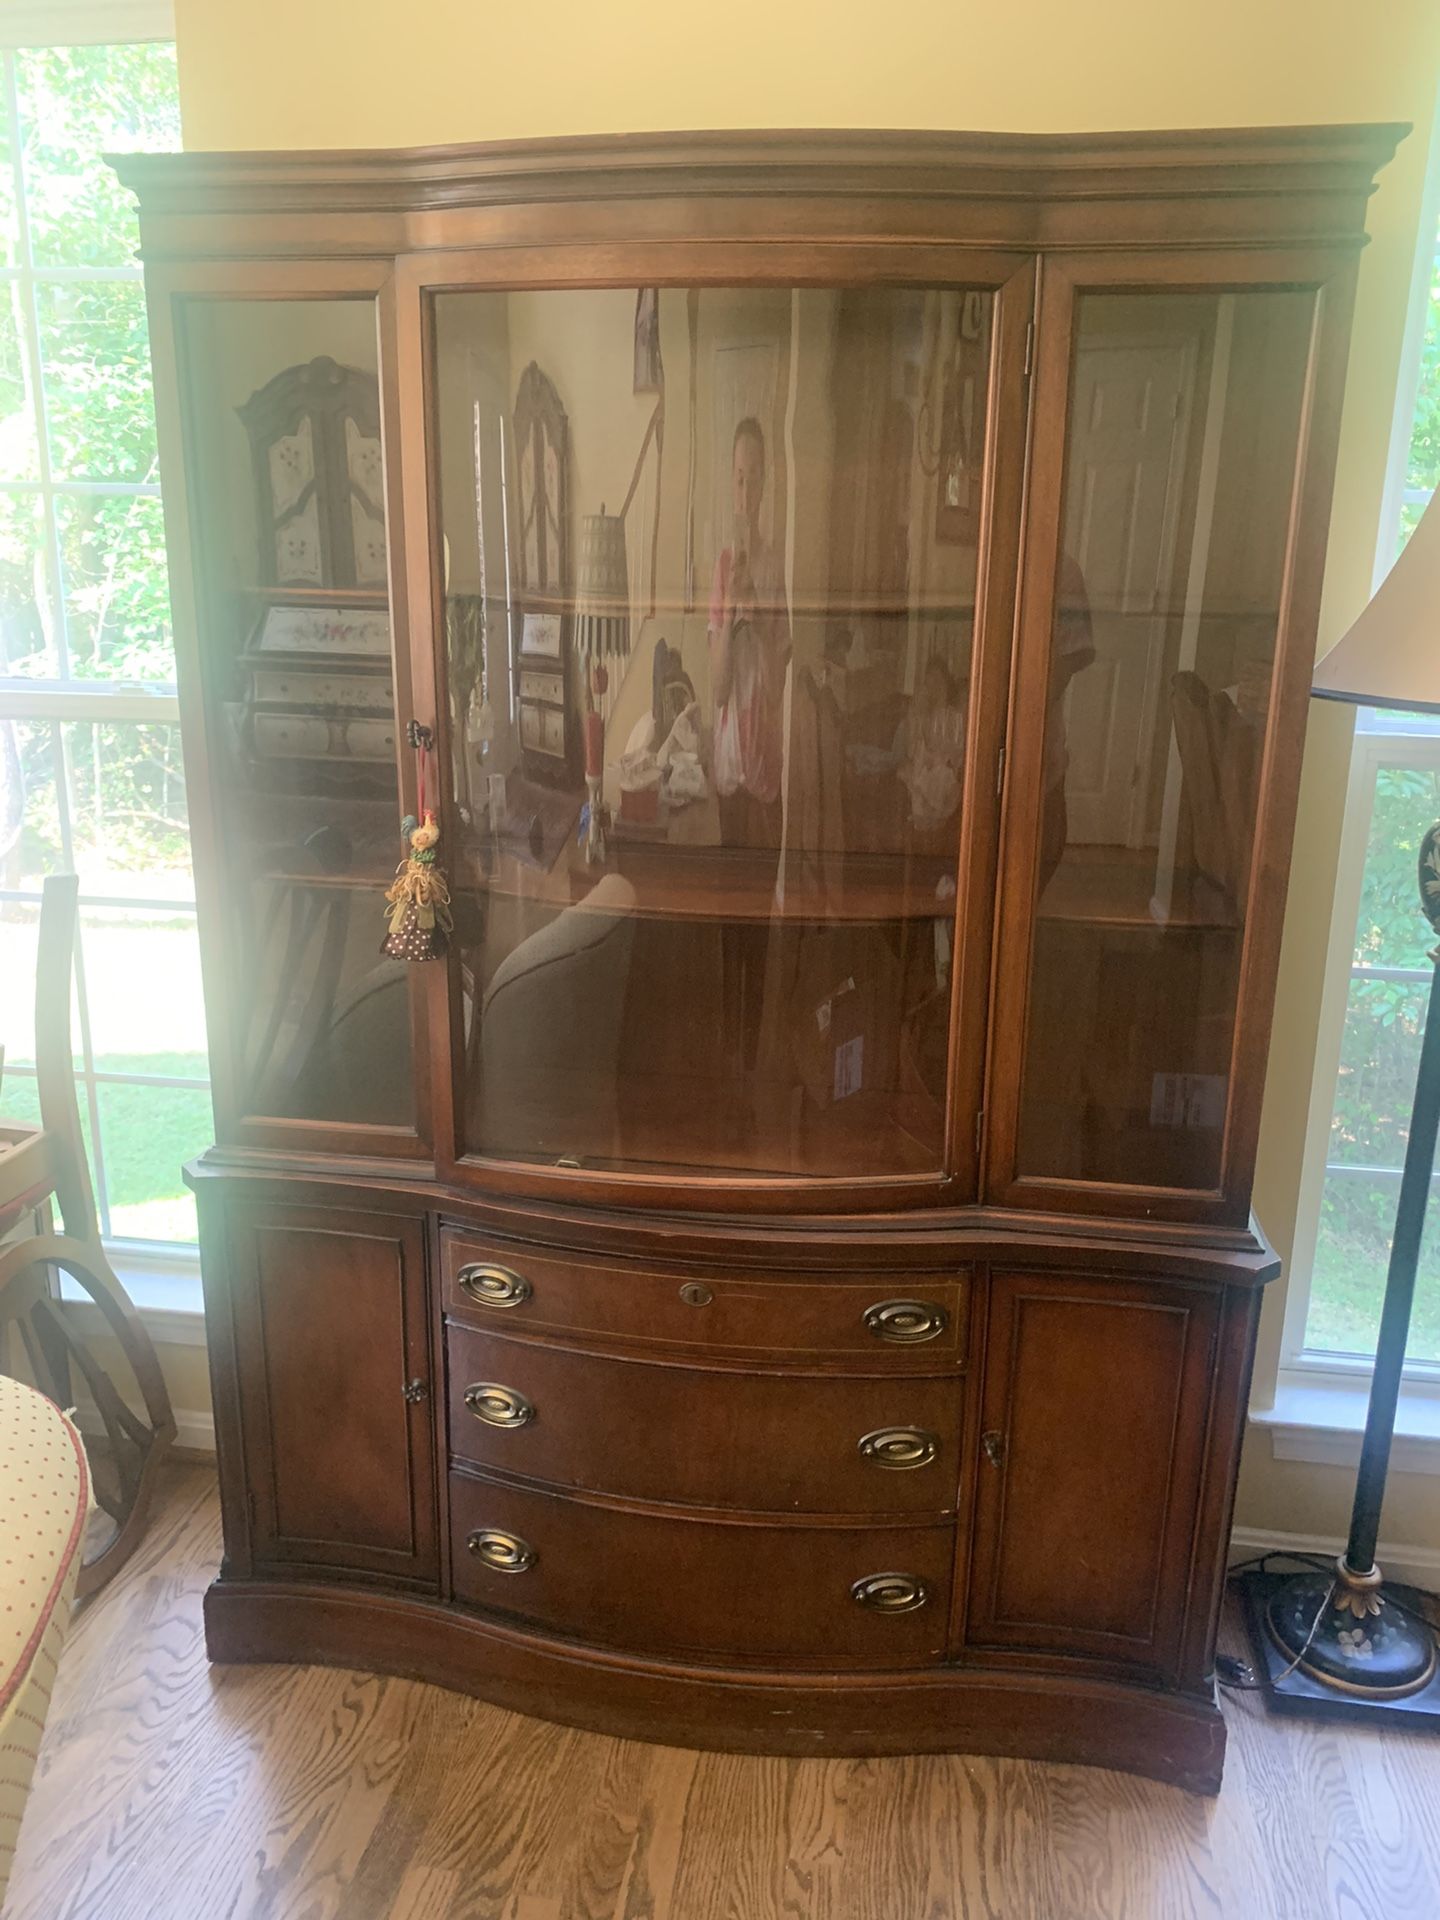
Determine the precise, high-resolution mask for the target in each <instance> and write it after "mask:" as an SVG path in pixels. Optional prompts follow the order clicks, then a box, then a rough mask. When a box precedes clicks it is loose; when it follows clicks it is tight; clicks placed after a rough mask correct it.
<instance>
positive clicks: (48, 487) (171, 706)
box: [0, 0, 209, 1344]
mask: <svg viewBox="0 0 1440 1920" xmlns="http://www.w3.org/2000/svg"><path fill="white" fill-rule="evenodd" d="M174 37H175V20H174V8H173V5H172V3H171V0H0V89H3V93H4V97H5V104H6V117H7V119H8V121H9V123H10V124H11V125H12V126H13V125H14V124H15V120H16V108H17V104H18V103H17V98H16V88H15V69H14V63H13V60H12V58H11V56H12V55H13V54H14V53H16V52H18V51H20V50H22V49H25V48H34V47H65V46H104V45H121V44H127V43H134V42H137V41H161V40H163V41H170V40H173V39H174ZM15 165H16V172H17V186H18V187H19V188H20V191H19V193H18V194H17V204H18V210H19V219H20V223H21V229H22V233H23V232H24V231H25V219H26V214H25V198H24V184H23V164H22V161H21V158H20V155H19V153H18V151H17V154H16V157H15ZM23 253H24V258H23V260H22V263H21V264H20V265H19V266H16V267H6V268H0V280H3V281H5V282H6V283H8V284H10V285H13V286H18V288H19V292H20V298H21V301H22V304H23V306H24V309H25V314H26V320H27V351H28V356H29V360H30V367H29V373H30V380H31V385H32V389H33V391H34V393H35V396H36V407H37V412H38V426H39V434H38V449H37V456H38V484H37V483H26V484H25V485H24V486H23V488H20V489H18V490H23V491H26V492H31V491H33V492H34V493H35V494H36V495H37V497H38V499H39V501H40V502H41V508H42V512H43V516H44V529H45V532H44V538H45V541H46V547H47V551H46V562H47V574H48V584H49V591H50V595H51V605H50V609H49V612H50V618H51V622H52V630H53V632H54V634H55V637H56V648H57V659H56V665H57V668H58V673H57V675H56V676H55V677H53V678H48V679H47V678H32V677H25V678H21V677H20V676H6V675H0V715H3V717H5V718H6V719H14V720H29V721H32V722H40V723H48V724H49V725H50V726H51V727H52V729H53V733H52V740H53V746H54V764H55V774H56V785H57V789H59V788H61V787H62V786H63V787H64V788H65V789H66V792H65V793H64V794H62V795H61V824H62V832H63V836H64V841H65V842H66V852H67V854H68V852H69V847H68V840H69V832H70V826H69V817H70V816H69V807H68V788H69V768H68V754H67V751H66V747H65V737H64V733H63V726H64V724H65V723H86V722H91V723H93V722H121V723H123V722H127V721H129V722H140V723H144V724H150V725H164V726H174V727H178V726H179V723H180V705H179V700H178V697H177V695H176V692H175V688H174V685H173V684H172V683H166V684H162V685H151V684H139V683H125V682H106V681H96V680H77V679H75V678H73V677H72V676H71V675H70V673H69V654H68V648H67V645H66V609H65V604H64V574H63V568H62V564H61V555H60V552H59V543H58V533H57V520H56V515H55V504H56V502H57V501H58V500H61V499H63V498H65V497H66V496H74V495H76V494H85V493H97V492H103V493H106V494H114V495H119V494H125V493H133V494H145V495H150V496H154V497H158V495H159V492H160V487H159V482H158V481H146V482H140V483H135V484H132V485H122V484H120V483H113V484H112V483H110V482H87V481H57V480H56V479H55V478H54V476H53V474H52V473H51V470H50V449H49V435H48V422H47V419H46V410H45V391H44V384H43V381H42V378H41V366H40V331H39V313H38V303H37V293H36V289H37V287H38V286H39V285H41V284H55V283H58V282H61V281H64V280H71V281H74V280H83V279H103V280H134V281H139V280H140V279H141V269H140V267H139V266H138V265H136V266H131V267H122V266H114V267H111V266H106V267H97V268H94V269H91V268H86V267H75V268H42V269H36V268H35V267H34V266H33V264H32V263H31V262H30V260H29V251H28V244H27V245H26V246H25V247H24V248H23ZM0 901H5V902H17V903H21V904H25V905H38V904H39V901H40V895H39V894H38V893H37V892H33V891H30V890H26V889H19V888H3V889H0ZM81 904H82V907H88V908H98V909H100V910H102V911H103V910H104V909H106V908H141V909H143V908H145V907H147V906H153V907H160V908H163V909H164V910H166V911H176V912H185V913H189V914H191V915H193V913H194V910H195V901H194V897H193V894H190V895H186V896H184V897H177V898H174V899H170V898H167V899H165V900H163V901H150V900H147V899H144V898H142V897H131V896H128V895H127V896H124V897H120V896H115V897H113V898H112V897H109V896H102V895H99V894H92V893H88V892H87V893H85V894H84V895H83V897H82V901H81ZM76 974H77V990H78V991H77V999H78V1004H79V1009H80V1019H79V1027H80V1033H79V1040H80V1048H79V1052H80V1059H81V1066H80V1068H79V1069H77V1072H76V1080H77V1091H79V1092H80V1094H81V1097H82V1098H83V1099H84V1101H85V1103H86V1105H87V1107H88V1110H89V1117H90V1129H91V1141H92V1154H93V1159H94V1172H95V1182H96V1188H97V1200H98V1202H99V1205H100V1208H101V1215H102V1219H106V1220H108V1207H107V1204H106V1182H105V1165H104V1139H103V1132H102V1128H101V1124H100V1117H99V1112H98V1095H97V1088H98V1087H99V1086H100V1085H101V1084H104V1083H106V1082H107V1081H111V1080H115V1081H123V1082H125V1083H126V1084H141V1083H149V1084H155V1085H163V1086H166V1087H176V1088H182V1089H192V1090H200V1089H207V1088H208V1086H209V1080H208V1078H206V1079H204V1080H197V1079H191V1078H185V1077H176V1076H170V1075H164V1076H147V1075H132V1074H118V1075H110V1074H106V1073H105V1072H103V1071H97V1069H96V1067H95V1063H94V1053H93V1049H92V1046H91V1039H90V1020H89V1009H88V1002H87V998H86V992H85V981H84V967H83V955H82V952H81V951H77V953H76ZM34 1071H35V1070H34V1068H33V1067H27V1066H25V1065H22V1064H20V1063H17V1062H13V1061H10V1062H7V1063H6V1068H5V1073H6V1077H7V1079H10V1080H12V1081H14V1080H24V1079H30V1080H33V1078H34ZM106 1244H107V1248H108V1250H109V1252H110V1255H111V1258H112V1260H113V1262H114V1264H115V1267H116V1269H117V1271H118V1272H119V1273H120V1274H121V1277H122V1278H123V1279H124V1280H125V1281H126V1282H127V1284H128V1285H129V1287H130V1289H131V1291H132V1294H134V1295H135V1296H136V1301H137V1305H138V1306H139V1307H140V1309H141V1313H142V1317H143V1318H145V1319H146V1320H147V1321H149V1322H150V1324H151V1327H152V1331H154V1332H157V1333H160V1334H161V1335H162V1337H164V1338H166V1339H167V1340H170V1341H171V1342H176V1341H178V1342H180V1343H182V1344H191V1343H193V1342H195V1341H196V1340H197V1339H200V1338H202V1337H203V1336H202V1335H201V1334H200V1332H199V1329H200V1328H201V1327H202V1325H203V1318H202V1316H201V1314H200V1313H199V1312H198V1310H197V1307H198V1283H199V1255H198V1250H197V1249H196V1248H195V1247H193V1246H185V1245H178V1244H176V1243H173V1242H168V1241H166V1242H160V1241H156V1242H151V1241H144V1240H136V1239H128V1238H116V1237H107V1241H106ZM72 1290H73V1289H71V1288H65V1291H66V1292H67V1293H68V1292H70V1291H72ZM84 1310H85V1309H82V1311H84Z"/></svg>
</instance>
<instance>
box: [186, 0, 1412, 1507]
mask: <svg viewBox="0 0 1440 1920" xmlns="http://www.w3.org/2000/svg"><path fill="white" fill-rule="evenodd" d="M175 12H176V27H177V38H178V42H179V54H180V84H181V97H182V103H183V110H184V123H185V137H186V141H187V144H189V145H190V146H192V147H314V146H369V147H375V146H389V145H400V144H410V143H417V144H419V143H427V142H435V141H451V140H481V139H496V138H504V137H511V136H519V135H531V134H554V133H585V132H602V131H627V130H635V131H638V130H642V129H652V128H662V127H681V128H683V127H724V126H736V127H740V126H748V127H764V126H857V127H859V126H866V127H887V126H892V127H893V126H917V127H955V128H972V129H1005V130H1013V131H1081V130H1087V129H1090V130H1094V129H1107V128H1109V129H1121V128H1137V127H1138V128H1147V127H1149V128H1153V127H1172V126H1173V127H1184V126H1253V125H1263V124H1273V123H1290V124H1303V123H1313V122H1322V121H1344V120H1410V121H1413V122H1414V123H1415V125H1416V129H1417V131H1416V133H1415V134H1414V135H1413V136H1412V138H1411V139H1410V140H1409V141H1407V142H1406V144H1405V145H1404V146H1403V147H1402V148H1401V151H1400V154H1399V156H1398V157H1397V159H1396V160H1395V161H1394V162H1393V163H1392V165H1391V166H1390V167H1389V168H1388V169H1387V171H1386V172H1385V174H1384V175H1383V176H1382V184H1381V188H1380V191H1379V192H1378V193H1377V195H1376V197H1375V199H1374V201H1373V202H1372V205H1371V217H1370V223H1369V224H1370V232H1371V234H1372V236H1373V239H1372V244H1371V246H1370V248H1369V250H1368V252H1367V255H1366V258H1365V264H1364V269H1363V273H1362V279H1361V289H1360V298H1359V305H1358V310H1357V315H1356V325H1355V337H1354V350H1353V354H1352V360H1351V370H1350V384H1349V390H1348V397H1347V403H1346V413H1345V426H1344V434H1343V440H1342V447H1341V461H1340V471H1339V476H1338V482H1337V491H1336V509H1335V517H1334V530H1333V534H1332V540H1331V561H1330V568H1329V574H1328V578H1327V589H1326V601H1325V609H1324V614H1323V619H1322V634H1321V643H1322V647H1323V646H1325V645H1328V644H1329V642H1330V640H1332V639H1333V638H1334V637H1335V636H1336V635H1337V634H1338V633H1339V632H1340V631H1341V630H1342V629H1343V626H1344V624H1345V623H1346V621H1347V620H1348V619H1349V618H1350V617H1351V616H1352V615H1353V614H1354V613H1355V611H1356V610H1357V609H1358V608H1359V607H1360V606H1361V605H1362V604H1363V602H1364V600H1365V598H1366V596H1367V593H1368V591H1369V585H1370V574H1371V566H1372V560H1373V555H1374V551H1375V542H1376V530H1377V521H1378V512H1379V503H1380V489H1381V484H1382V478H1383V473H1384V466H1385V460H1386V453H1387V446H1388V439H1389V431H1390V420H1391V410H1392V405H1393V397H1394V389H1395V380H1396V371H1397V362H1398V356H1399V351H1400V343H1401V337H1402V333H1403V329H1404V322H1405V307H1406V300H1407V295H1408V290H1409V281H1410V269H1411V262H1412V258H1413V254H1414V247H1415V237H1416V227H1417V221H1418V214H1419V207H1420V200H1421V193H1422V185H1423V178H1424V171H1425V163H1426V148H1427V144H1428V138H1429V130H1430V127H1431V123H1432V116H1433V111H1434V106H1435V96H1436V83H1437V74H1440V6H1436V5H1435V4H1434V0H1392V4H1391V5H1390V6H1388V7H1385V8H1383V9H1371V10H1369V11H1368V12H1367V11H1366V10H1364V9H1360V8H1357V7H1356V5H1355V4H1354V0H1206V4H1204V5H1191V6H1184V5H1173V6H1164V5H1156V3H1155V0H1092V4H1090V5H1088V6H1081V5H1077V4H1075V0H1030V3H1029V4H1024V0H1020V3H1019V4H1017V3H1015V0H1012V3H1011V4H1009V5H1006V4H1004V3H1003V0H986V3H985V4H983V5H982V4H976V0H893V4H891V5H890V6H887V7H883V8H877V7H876V6H874V5H873V3H872V0H823V4H822V0H730V4H729V5H728V6H724V7H719V8H715V7H696V6H686V5H682V4H672V5H669V6H661V5H659V4H657V0H609V4H608V5H605V6H597V5H595V4H594V0H583V3H582V0H551V4H550V5H549V6H547V7H544V8H534V7H529V8H527V7H502V6H500V5H497V4H495V0H489V4H483V3H482V0H425V3H424V4H422V5H418V6H417V5H412V6H407V7H400V6H397V5H393V4H392V5H387V4H385V0H344V4H341V3H340V0H306V4H304V5H299V6H297V5H296V4H295V0H244V4H241V5H234V4H227V3H226V0H176V6H175ZM1347 732H1348V729H1347V721H1346V717H1345V714H1344V713H1343V711H1337V710H1335V709H1332V708H1329V707H1325V708H1318V707H1317V709H1316V710H1315V713H1314V717H1313V720H1312V724H1311V729H1310V745H1309V749H1308V753H1307V760H1306V769H1305V784H1304V790H1303V795H1302V805H1301V816H1300V831H1299V839H1298V852H1297V860H1296V868H1295V874H1294V878H1293V881H1292V885H1291V893H1290V907H1289V912H1288V917H1287V922H1286V936H1285V948H1284V957H1283V962H1282V974H1281V984H1280V1003H1279V1011H1278V1016H1277V1024H1276V1032H1275V1041H1274V1045H1273V1048H1272V1053H1271V1068H1270V1083H1269V1093H1268V1097H1267V1103H1266V1110H1265V1128H1264V1137H1263V1140H1262V1145H1261V1164H1260V1177H1259V1185H1258V1189H1257V1206H1258V1208H1259V1210H1260V1212H1261V1214H1262V1217H1263V1219H1264V1221H1265V1224H1266V1226H1267V1228H1268V1230H1269V1232H1270V1233H1271V1235H1272V1237H1274V1238H1275V1239H1276V1240H1277V1242H1278V1243H1279V1245H1280V1247H1281V1250H1282V1252H1288V1249H1289V1245H1290V1239H1291V1235H1292V1231H1293V1225H1294V1209H1295V1192H1296V1184H1297V1179H1298V1168H1299V1155H1300V1148H1301V1141H1302V1136H1303V1132H1304V1126H1305V1118H1306V1110H1307V1103H1308V1097H1309V1088H1310V1060H1311V1054H1312V1050H1313V1036H1314V1031H1315V1025H1316V1019H1317V1015H1318V1007H1319V996H1320V975H1321V967H1322V963H1323V958H1324V949H1325V938H1326V933H1327V929H1328V925H1329V917H1330V901H1331V892H1332V883H1333V874H1334V864H1335V852H1336V846H1337V840H1338V832H1339V807H1340V803H1341V800H1342V798H1343V791H1344V778H1343V774H1344V767H1345V755H1346V742H1347ZM1281 1304H1282V1303H1281V1299H1280V1293H1279V1289H1278V1288H1275V1289H1272V1298H1271V1299H1270V1301H1269V1302H1268V1304H1267V1310H1266V1322H1265V1331H1264V1339H1263V1344H1262V1354H1261V1367H1262V1372H1263V1369H1264V1366H1265V1364H1266V1359H1267V1356H1268V1357H1269V1359H1270V1362H1271V1364H1272V1365H1273V1354H1274V1348H1275V1342H1276V1341H1277V1340H1278V1335H1279V1310H1280V1307H1281ZM1349 1485H1350V1481H1349V1477H1348V1475H1346V1474H1345V1473H1343V1472H1341V1471H1339V1470H1336V1469H1325V1468H1316V1467H1301V1466H1296V1465H1292V1464H1281V1463H1278V1462H1275V1461H1272V1460H1271V1459H1270V1457H1269V1445H1268V1442H1267V1441H1266V1440H1265V1438H1264V1436H1263V1435H1257V1436H1252V1441H1251V1444H1250V1446H1249V1449H1248V1451H1247V1458H1246V1465H1245V1475H1244V1479H1243V1482H1242V1490H1241V1508H1240V1513H1239V1518H1240V1519H1241V1520H1242V1521H1243V1522H1245V1523H1247V1524H1249V1525H1251V1526H1256V1527H1264V1526H1271V1527H1277V1528H1281V1529H1299V1528H1311V1529H1316V1530H1321V1531H1331V1532H1338V1531H1341V1530H1342V1529H1343V1524H1344V1518H1345V1513H1346V1508H1347V1503H1348V1493H1349ZM1385 1532H1386V1534H1387V1536H1388V1537H1390V1538H1392V1539H1396V1540H1405V1541H1409V1542H1415V1543H1432V1544H1433V1543H1440V1488H1437V1483H1436V1482H1435V1481H1433V1480H1422V1479H1418V1478H1416V1477H1414V1476H1406V1475H1403V1474H1402V1475H1397V1476H1396V1477H1395V1479H1394V1481H1393V1483H1392V1493H1391V1498H1390V1502H1389V1505H1388V1508H1387V1516H1386V1527H1385Z"/></svg>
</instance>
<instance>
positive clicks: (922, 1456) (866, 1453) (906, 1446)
mask: <svg viewBox="0 0 1440 1920" xmlns="http://www.w3.org/2000/svg"><path fill="white" fill-rule="evenodd" d="M939 1451H940V1436H939V1434H938V1433H931V1432H930V1430H929V1428H928V1427H877V1428H876V1429H875V1431H874V1432H873V1433H867V1434H865V1435H864V1437H863V1438H862V1439H861V1441H860V1453H861V1457H862V1458H863V1459H866V1460H868V1461H869V1462H870V1464H871V1466H872V1467H886V1468H888V1469H889V1471H890V1472H891V1473H909V1472H910V1471H911V1470H912V1468H915V1467H928V1466H929V1464H930V1462H931V1461H932V1460H933V1459H934V1458H935V1456H936V1454H937V1453H939Z"/></svg>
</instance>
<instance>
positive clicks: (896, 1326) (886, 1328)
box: [862, 1300, 950, 1347]
mask: <svg viewBox="0 0 1440 1920" xmlns="http://www.w3.org/2000/svg"><path fill="white" fill-rule="evenodd" d="M862 1317H863V1319H864V1321H865V1325H866V1326H867V1327H868V1328H869V1330H870V1332H871V1333H873V1334H874V1335H875V1338H876V1339H877V1340H888V1341H890V1342H891V1343H892V1345H894V1346H900V1347H910V1346H918V1345H919V1343H920V1342H921V1341H922V1340H937V1339H938V1338H939V1337H940V1335H941V1334H942V1333H944V1331H945V1329H946V1327H948V1326H949V1324H950V1316H949V1314H948V1313H947V1312H946V1311H945V1309H944V1307H942V1306H940V1305H938V1304H937V1303H936V1302H935V1301H934V1300H877V1301H876V1302H875V1305H874V1306H873V1307H867V1308H866V1309H865V1312H864V1315H863V1316H862Z"/></svg>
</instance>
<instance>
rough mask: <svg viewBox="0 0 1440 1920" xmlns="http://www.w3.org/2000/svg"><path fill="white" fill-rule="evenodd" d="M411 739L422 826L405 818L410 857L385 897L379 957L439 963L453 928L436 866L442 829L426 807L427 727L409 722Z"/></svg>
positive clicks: (442, 874)
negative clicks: (447, 937)
mask: <svg viewBox="0 0 1440 1920" xmlns="http://www.w3.org/2000/svg"><path fill="white" fill-rule="evenodd" d="M409 737H410V744H411V745H412V746H413V747H414V748H415V752H416V759H417V768H416V774H417V778H416V787H417V791H418V797H419V803H420V820H419V824H418V825H417V824H416V822H415V820H414V818H413V817H412V816H410V815H408V814H407V815H406V817H405V821H404V824H403V828H402V831H403V832H404V833H405V835H406V839H407V842H408V845H409V852H408V853H407V854H406V857H405V858H404V859H403V860H402V861H401V862H400V865H399V866H398V867H397V868H396V869H395V878H394V880H393V881H392V883H391V885H390V887H389V888H388V890H387V892H386V894H385V905H386V928H387V931H386V935H385V940H384V942H383V944H382V946H381V948H380V951H381V952H382V953H388V954H390V955H391V956H392V957H393V958H394V959H396V960H438V959H439V958H440V956H441V955H442V954H443V953H444V952H445V949H446V945H447V939H446V936H447V935H448V934H449V933H450V930H451V928H452V926H453V924H454V923H453V921H452V920H451V918H450V888H449V885H448V884H447V882H446V879H445V871H444V869H443V867H442V866H441V865H440V856H439V843H440V829H439V827H438V826H437V824H436V821H435V815H434V812H433V811H432V810H431V809H429V808H428V807H427V806H426V805H425V761H426V756H427V754H428V752H429V749H430V746H431V743H432V739H433V736H432V734H431V732H430V729H429V728H428V727H422V726H418V725H417V724H416V723H415V722H414V721H413V720H412V721H411V723H410V735H409Z"/></svg>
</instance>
